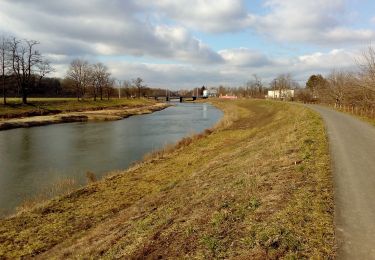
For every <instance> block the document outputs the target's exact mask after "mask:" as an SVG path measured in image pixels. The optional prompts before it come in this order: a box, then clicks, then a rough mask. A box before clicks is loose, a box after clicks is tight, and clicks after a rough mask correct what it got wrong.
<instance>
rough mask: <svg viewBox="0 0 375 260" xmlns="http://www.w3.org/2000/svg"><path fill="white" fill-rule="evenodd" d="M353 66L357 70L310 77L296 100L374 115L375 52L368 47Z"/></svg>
mask: <svg viewBox="0 0 375 260" xmlns="http://www.w3.org/2000/svg"><path fill="white" fill-rule="evenodd" d="M356 63H357V69H356V70H333V71H332V72H331V73H329V74H328V75H327V76H322V75H320V74H316V75H311V76H310V78H309V79H308V81H307V83H306V87H305V89H303V90H302V91H301V92H300V96H299V99H300V100H301V101H304V102H318V103H323V104H328V105H333V106H335V107H338V108H345V109H348V110H352V111H353V112H354V111H361V113H362V112H363V113H371V115H372V116H374V109H375V49H374V48H373V47H372V46H370V47H368V48H367V49H366V50H365V51H363V52H362V55H361V57H360V58H359V59H358V60H356Z"/></svg>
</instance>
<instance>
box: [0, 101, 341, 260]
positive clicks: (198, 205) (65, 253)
mask: <svg viewBox="0 0 375 260" xmlns="http://www.w3.org/2000/svg"><path fill="white" fill-rule="evenodd" d="M215 105H217V106H219V107H221V108H222V109H223V110H224V111H225V115H226V119H224V123H223V122H222V123H221V124H219V126H218V128H216V129H215V130H210V131H208V132H207V133H206V134H201V135H196V136H194V137H189V138H186V139H184V140H181V142H180V143H179V144H177V145H176V146H175V147H169V148H166V149H165V151H159V152H156V153H154V154H153V155H149V156H148V157H147V158H146V160H145V161H143V162H142V163H139V164H137V165H135V166H134V167H132V168H130V169H129V170H128V171H127V172H125V173H124V174H119V175H113V176H110V177H108V178H106V179H105V180H103V181H99V182H96V183H93V184H90V185H89V186H87V187H85V188H82V189H80V190H78V191H75V192H73V193H71V194H69V195H67V196H65V197H63V198H58V199H55V200H52V201H50V202H49V203H47V204H46V205H44V206H43V207H41V208H35V209H32V210H31V211H29V212H24V213H22V214H20V215H18V216H15V217H13V218H9V219H5V220H2V221H0V256H3V257H20V256H26V257H30V256H39V257H40V258H45V259H48V258H57V259H66V258H84V257H86V258H110V259H112V258H125V259H142V258H148V259H155V258H170V259H176V258H183V259H192V258H196V259H212V258H237V259H277V258H287V259H302V258H317V259H318V258H333V257H334V233H333V199H332V182H331V175H330V172H329V157H328V147H327V140H326V137H325V134H324V126H323V124H322V121H321V119H320V117H319V116H318V115H317V114H315V113H314V112H312V111H310V110H308V109H306V108H303V107H301V106H294V105H291V104H285V103H281V102H280V103H278V102H265V101H248V100H238V101H230V102H225V101H215Z"/></svg>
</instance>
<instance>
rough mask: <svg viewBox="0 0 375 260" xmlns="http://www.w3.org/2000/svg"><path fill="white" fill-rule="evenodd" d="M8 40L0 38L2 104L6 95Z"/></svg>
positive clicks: (5, 99)
mask: <svg viewBox="0 0 375 260" xmlns="http://www.w3.org/2000/svg"><path fill="white" fill-rule="evenodd" d="M9 48H10V46H9V39H7V38H5V37H4V36H2V37H1V38H0V66H1V85H2V90H3V104H4V105H6V104H7V93H6V85H5V76H6V71H7V68H8V65H9V64H8V63H7V56H8V53H9Z"/></svg>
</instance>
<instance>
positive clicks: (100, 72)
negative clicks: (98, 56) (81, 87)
mask: <svg viewBox="0 0 375 260" xmlns="http://www.w3.org/2000/svg"><path fill="white" fill-rule="evenodd" d="M110 76H111V74H110V73H109V72H108V68H107V67H106V66H105V65H104V64H103V63H96V64H94V65H93V71H92V77H93V86H94V100H96V96H97V94H99V95H100V100H103V89H104V87H105V85H106V84H108V81H109V77H110Z"/></svg>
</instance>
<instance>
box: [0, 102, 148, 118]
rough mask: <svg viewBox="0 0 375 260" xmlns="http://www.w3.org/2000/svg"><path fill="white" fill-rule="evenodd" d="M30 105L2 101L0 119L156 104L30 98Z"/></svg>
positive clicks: (0, 103)
mask: <svg viewBox="0 0 375 260" xmlns="http://www.w3.org/2000/svg"><path fill="white" fill-rule="evenodd" d="M28 101H29V104H27V105H23V104H22V103H21V100H20V99H19V98H10V99H8V101H7V102H8V105H7V106H4V105H3V103H2V102H3V101H2V100H1V101H0V118H16V117H24V116H35V115H51V114H58V113H62V112H72V111H86V110H96V109H103V108H112V107H118V106H129V107H132V106H139V105H146V104H152V103H154V102H153V101H152V100H146V99H125V98H124V99H110V100H97V101H93V100H92V99H86V100H80V101H77V99H75V98H29V99H28Z"/></svg>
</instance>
